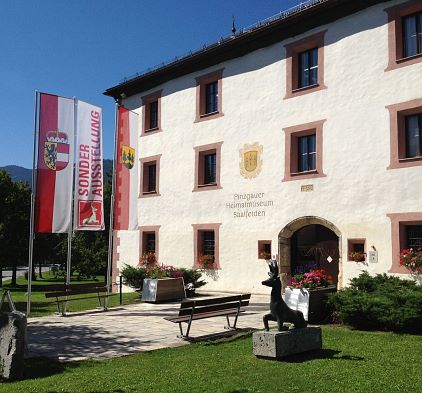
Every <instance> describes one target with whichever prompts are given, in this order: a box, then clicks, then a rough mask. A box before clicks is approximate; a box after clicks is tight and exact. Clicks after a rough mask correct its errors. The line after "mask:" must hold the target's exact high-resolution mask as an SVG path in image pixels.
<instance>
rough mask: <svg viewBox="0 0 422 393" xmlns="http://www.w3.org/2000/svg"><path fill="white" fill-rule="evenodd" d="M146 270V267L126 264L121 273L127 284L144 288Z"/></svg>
mask: <svg viewBox="0 0 422 393" xmlns="http://www.w3.org/2000/svg"><path fill="white" fill-rule="evenodd" d="M146 271H147V269H146V268H145V267H133V266H129V265H125V266H124V267H123V269H122V271H121V275H122V277H123V280H124V283H125V285H127V286H129V287H132V288H136V289H141V290H142V285H143V282H144V278H145V277H146Z"/></svg>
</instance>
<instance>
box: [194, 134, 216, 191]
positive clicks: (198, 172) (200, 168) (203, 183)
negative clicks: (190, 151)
mask: <svg viewBox="0 0 422 393" xmlns="http://www.w3.org/2000/svg"><path fill="white" fill-rule="evenodd" d="M221 144H222V142H218V143H214V144H211V145H205V146H198V147H195V148H194V149H195V186H194V189H193V191H202V190H214V189H219V188H221V185H220V162H221Z"/></svg>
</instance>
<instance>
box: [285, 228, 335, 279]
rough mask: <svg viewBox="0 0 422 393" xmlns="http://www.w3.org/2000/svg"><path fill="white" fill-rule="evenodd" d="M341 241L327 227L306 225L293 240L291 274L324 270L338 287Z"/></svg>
mask: <svg viewBox="0 0 422 393" xmlns="http://www.w3.org/2000/svg"><path fill="white" fill-rule="evenodd" d="M338 247H339V239H338V236H337V235H336V234H335V233H334V232H333V231H332V230H331V229H328V228H327V227H325V226H323V225H319V224H312V225H306V226H304V227H302V228H301V229H299V230H297V231H296V232H295V233H294V234H293V236H292V238H291V274H292V275H295V274H300V273H306V272H309V271H310V270H314V269H324V270H325V271H326V272H327V274H328V275H330V276H332V277H333V284H334V285H337V282H338V273H339V249H338Z"/></svg>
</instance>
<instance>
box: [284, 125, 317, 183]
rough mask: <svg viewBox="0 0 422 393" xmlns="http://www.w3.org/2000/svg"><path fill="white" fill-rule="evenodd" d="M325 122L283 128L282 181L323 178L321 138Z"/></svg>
mask: <svg viewBox="0 0 422 393" xmlns="http://www.w3.org/2000/svg"><path fill="white" fill-rule="evenodd" d="M324 122H325V120H320V121H316V122H313V123H307V124H301V125H298V126H293V127H288V128H284V129H283V131H284V133H285V161H284V165H285V168H284V179H283V181H288V180H295V179H304V178H314V177H321V176H325V175H324V173H323V171H322V146H323V142H322V137H323V133H322V130H323V124H324Z"/></svg>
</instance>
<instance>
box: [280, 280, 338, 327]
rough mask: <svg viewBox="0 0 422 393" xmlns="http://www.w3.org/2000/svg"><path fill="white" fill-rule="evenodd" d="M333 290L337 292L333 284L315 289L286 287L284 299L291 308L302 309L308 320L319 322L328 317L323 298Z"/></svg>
mask: <svg viewBox="0 0 422 393" xmlns="http://www.w3.org/2000/svg"><path fill="white" fill-rule="evenodd" d="M333 292H337V288H336V287H335V286H334V285H331V286H328V287H325V288H316V289H298V288H286V293H285V294H284V301H285V302H286V304H287V305H288V306H289V307H290V308H291V309H293V310H299V311H302V313H303V316H304V317H305V319H306V320H307V321H308V322H310V323H314V322H320V321H322V320H324V319H325V318H326V317H328V315H327V310H326V306H325V300H326V298H327V295H328V294H329V293H333Z"/></svg>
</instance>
